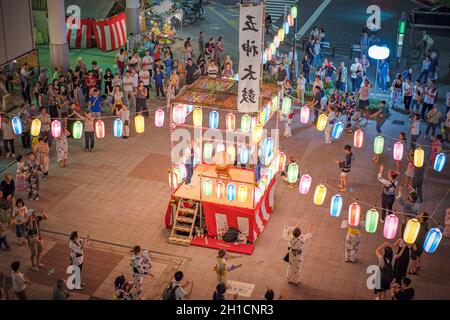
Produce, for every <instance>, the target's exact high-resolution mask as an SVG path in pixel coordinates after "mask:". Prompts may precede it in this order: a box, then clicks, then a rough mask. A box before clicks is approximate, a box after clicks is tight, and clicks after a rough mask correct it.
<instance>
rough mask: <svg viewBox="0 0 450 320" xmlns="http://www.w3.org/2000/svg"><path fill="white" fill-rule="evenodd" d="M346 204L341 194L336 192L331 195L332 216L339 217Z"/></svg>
mask: <svg viewBox="0 0 450 320" xmlns="http://www.w3.org/2000/svg"><path fill="white" fill-rule="evenodd" d="M343 205H344V199H343V198H342V196H341V195H340V194H335V195H334V196H332V197H331V204H330V215H331V216H332V217H339V216H340V215H341V212H342V206H343Z"/></svg>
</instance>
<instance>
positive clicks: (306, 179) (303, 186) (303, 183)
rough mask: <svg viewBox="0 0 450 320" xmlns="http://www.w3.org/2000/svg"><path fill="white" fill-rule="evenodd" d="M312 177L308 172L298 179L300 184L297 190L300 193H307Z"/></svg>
mask: <svg viewBox="0 0 450 320" xmlns="http://www.w3.org/2000/svg"><path fill="white" fill-rule="evenodd" d="M311 182H312V178H311V176H310V175H309V174H304V175H302V177H301V179H300V184H299V185H298V191H299V192H300V194H307V193H308V192H309V188H310V187H311Z"/></svg>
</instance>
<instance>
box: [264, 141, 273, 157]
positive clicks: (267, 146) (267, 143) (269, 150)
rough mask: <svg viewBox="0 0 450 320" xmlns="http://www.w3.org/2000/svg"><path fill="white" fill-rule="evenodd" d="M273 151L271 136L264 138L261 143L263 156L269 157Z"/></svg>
mask: <svg viewBox="0 0 450 320" xmlns="http://www.w3.org/2000/svg"><path fill="white" fill-rule="evenodd" d="M272 151H273V140H272V138H266V139H265V140H264V143H263V156H264V157H269V156H270V155H271V154H272Z"/></svg>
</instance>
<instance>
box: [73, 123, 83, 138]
mask: <svg viewBox="0 0 450 320" xmlns="http://www.w3.org/2000/svg"><path fill="white" fill-rule="evenodd" d="M82 135H83V123H81V121H75V123H74V124H73V128H72V136H73V138H74V139H80V138H81V136H82Z"/></svg>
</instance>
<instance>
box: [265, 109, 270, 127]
mask: <svg viewBox="0 0 450 320" xmlns="http://www.w3.org/2000/svg"><path fill="white" fill-rule="evenodd" d="M269 117H270V105H267V106H266V107H265V108H264V123H267V122H268V121H269Z"/></svg>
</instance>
